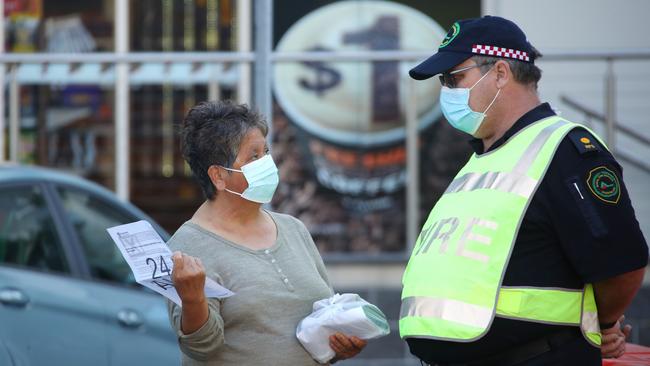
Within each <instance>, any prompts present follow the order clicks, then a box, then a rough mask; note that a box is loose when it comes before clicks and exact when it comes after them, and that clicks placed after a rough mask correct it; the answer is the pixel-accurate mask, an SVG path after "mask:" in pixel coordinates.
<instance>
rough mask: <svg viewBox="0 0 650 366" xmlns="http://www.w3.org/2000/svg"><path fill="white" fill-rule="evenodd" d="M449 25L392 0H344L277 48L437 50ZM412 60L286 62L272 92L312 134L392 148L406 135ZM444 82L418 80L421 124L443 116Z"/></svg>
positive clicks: (313, 16)
mask: <svg viewBox="0 0 650 366" xmlns="http://www.w3.org/2000/svg"><path fill="white" fill-rule="evenodd" d="M445 34H446V31H445V30H444V29H442V28H441V27H440V25H438V24H437V23H436V22H435V21H434V20H433V19H431V18H429V17H428V16H426V15H425V14H423V13H421V12H419V11H417V10H414V9H412V8H410V7H407V6H405V5H401V4H397V3H392V2H388V1H342V2H337V3H333V4H331V5H327V6H324V7H322V8H319V9H317V10H315V11H313V12H312V13H310V14H308V15H307V16H305V17H303V18H302V19H300V20H299V21H298V22H296V23H295V24H294V25H293V26H292V27H291V28H290V29H289V30H288V31H287V32H286V33H285V34H284V36H283V37H282V39H281V40H280V42H279V44H278V46H277V51H279V52H285V51H288V52H303V51H331V52H337V51H386V50H404V51H432V50H434V49H436V48H437V46H438V45H439V44H440V42H441V41H442V39H443V38H444V37H445ZM415 64H417V62H416V61H414V62H398V61H373V62H320V61H309V62H283V63H278V64H276V65H275V71H274V78H275V80H274V83H273V85H274V92H275V96H276V98H277V100H278V103H279V104H280V106H281V107H282V108H283V109H284V111H285V112H286V113H287V114H288V116H289V117H290V118H291V119H292V120H293V122H295V123H296V124H298V125H299V126H300V127H301V128H302V129H304V130H305V131H307V132H308V133H310V134H312V135H315V136H316V137H318V138H320V139H324V140H326V141H329V142H331V143H335V144H339V145H344V146H351V147H362V146H363V147H372V146H380V145H383V146H386V145H390V144H395V143H397V142H401V141H403V140H404V138H405V131H404V123H405V110H404V108H405V105H406V101H405V97H404V96H405V91H406V87H407V82H408V78H409V76H408V70H409V69H410V68H412V67H413V66H414V65H415ZM439 91H440V85H439V83H437V82H435V81H429V82H417V83H415V95H416V98H417V106H418V111H417V112H418V113H417V115H418V118H419V121H420V129H424V128H426V127H427V126H428V125H430V124H431V123H432V122H433V121H434V120H436V119H437V118H438V117H439V116H440V109H439V107H438V95H439Z"/></svg>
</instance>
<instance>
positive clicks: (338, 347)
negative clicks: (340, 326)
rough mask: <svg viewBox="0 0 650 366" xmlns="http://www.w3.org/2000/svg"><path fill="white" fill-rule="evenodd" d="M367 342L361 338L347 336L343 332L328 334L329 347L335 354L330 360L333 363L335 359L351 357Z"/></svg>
mask: <svg viewBox="0 0 650 366" xmlns="http://www.w3.org/2000/svg"><path fill="white" fill-rule="evenodd" d="M366 344H368V342H367V341H364V340H363V339H361V338H357V337H354V336H352V337H348V336H346V335H345V334H343V333H336V334H332V335H331V336H330V347H331V348H332V350H333V351H334V352H336V355H335V356H334V358H333V359H332V360H331V361H330V363H334V362H336V361H340V360H345V359H347V358H352V357H354V356H356V355H358V354H359V352H361V350H363V348H364V347H365V346H366Z"/></svg>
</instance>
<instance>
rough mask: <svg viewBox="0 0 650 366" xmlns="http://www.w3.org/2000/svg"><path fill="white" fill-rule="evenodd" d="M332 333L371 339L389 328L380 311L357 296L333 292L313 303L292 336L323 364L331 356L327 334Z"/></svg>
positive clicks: (384, 333)
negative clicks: (332, 294)
mask: <svg viewBox="0 0 650 366" xmlns="http://www.w3.org/2000/svg"><path fill="white" fill-rule="evenodd" d="M336 332H341V333H343V334H345V335H347V336H356V337H359V338H361V339H374V338H379V337H383V336H385V335H387V334H388V333H390V328H389V325H388V321H387V320H386V316H385V315H384V313H382V312H381V310H379V308H377V307H376V306H375V305H372V304H371V303H369V302H367V301H365V300H364V299H362V298H361V297H360V296H359V295H357V294H342V295H339V294H335V295H334V296H332V297H330V298H327V299H323V300H319V301H316V302H315V303H314V310H313V312H312V313H311V314H309V315H308V316H307V317H306V318H304V319H303V320H302V321H300V323H299V324H298V328H297V329H296V337H298V340H299V341H300V343H301V344H302V345H303V347H305V349H306V350H307V351H308V352H309V353H310V354H311V356H312V357H313V358H314V360H316V361H318V362H320V363H326V362H328V361H329V360H331V359H332V358H333V357H334V355H335V353H334V351H333V350H332V349H331V348H330V346H329V336H330V335H332V334H334V333H336Z"/></svg>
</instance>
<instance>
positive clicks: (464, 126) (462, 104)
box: [440, 70, 501, 136]
mask: <svg viewBox="0 0 650 366" xmlns="http://www.w3.org/2000/svg"><path fill="white" fill-rule="evenodd" d="M490 71H492V70H490ZM490 71H488V72H486V73H485V75H483V76H482V77H481V78H480V79H479V80H478V81H477V82H476V83H474V85H472V87H471V88H453V89H452V88H448V87H446V86H443V87H442V90H440V108H441V109H442V114H444V115H445V118H446V119H447V121H448V122H449V124H450V125H452V126H453V127H454V128H456V129H458V130H460V131H463V132H465V133H468V134H470V135H472V136H473V135H474V134H475V133H476V131H478V129H479V127H481V123H483V119H484V118H485V113H487V111H488V109H490V107H492V104H494V101H496V100H497V97H498V96H499V93H500V92H501V89H498V90H497V94H496V95H495V96H494V99H492V102H491V103H490V105H488V106H487V108H485V111H483V113H481V112H475V111H473V110H472V108H471V107H470V106H469V93H470V91H471V90H472V89H473V88H474V87H475V86H476V85H478V83H480V82H481V80H483V79H484V78H485V77H486V76H487V74H489V73H490Z"/></svg>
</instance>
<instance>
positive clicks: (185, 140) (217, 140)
mask: <svg viewBox="0 0 650 366" xmlns="http://www.w3.org/2000/svg"><path fill="white" fill-rule="evenodd" d="M253 128H258V129H259V130H260V131H261V132H262V135H264V136H265V137H266V135H267V133H268V125H267V124H266V121H265V120H264V119H263V118H262V116H261V115H260V114H259V113H257V112H256V111H255V110H252V109H251V108H249V107H248V106H247V105H246V104H236V103H234V102H233V101H230V100H224V101H213V102H201V103H199V104H197V105H195V106H194V107H192V108H191V109H190V110H189V112H187V116H185V119H184V120H183V124H182V126H181V133H180V135H181V151H182V153H183V158H184V159H185V161H187V163H188V164H189V165H190V168H192V173H193V175H194V177H195V178H196V180H197V181H198V183H199V185H200V186H201V189H202V190H203V194H204V195H205V197H206V198H207V199H209V200H212V199H214V197H216V194H217V191H216V189H215V187H214V185H213V184H212V181H211V180H210V177H209V176H208V168H210V167H211V166H212V165H220V166H224V167H228V168H229V167H231V166H232V164H233V163H234V162H235V159H236V158H237V154H238V152H239V145H240V144H241V141H242V139H243V138H244V136H245V135H246V134H247V133H248V131H250V130H251V129H253Z"/></svg>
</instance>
